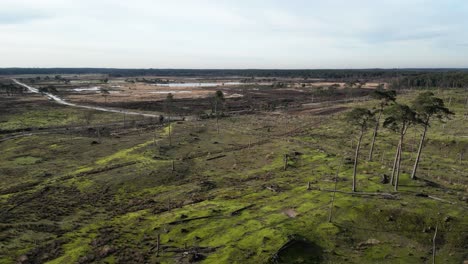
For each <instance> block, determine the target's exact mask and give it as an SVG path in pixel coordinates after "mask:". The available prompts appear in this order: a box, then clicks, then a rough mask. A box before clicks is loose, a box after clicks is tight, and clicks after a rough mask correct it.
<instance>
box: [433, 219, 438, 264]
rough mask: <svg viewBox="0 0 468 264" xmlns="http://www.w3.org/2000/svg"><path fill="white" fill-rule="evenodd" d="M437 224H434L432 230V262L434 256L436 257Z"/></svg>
mask: <svg viewBox="0 0 468 264" xmlns="http://www.w3.org/2000/svg"><path fill="white" fill-rule="evenodd" d="M438 227H439V225H438V224H437V225H436V228H435V232H434V237H433V238H432V264H435V263H436V261H435V257H436V238H437V229H438Z"/></svg>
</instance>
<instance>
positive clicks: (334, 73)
mask: <svg viewBox="0 0 468 264" xmlns="http://www.w3.org/2000/svg"><path fill="white" fill-rule="evenodd" d="M428 73H463V74H467V75H468V68H440V69H429V68H428V69H418V68H414V69H377V68H376V69H296V70H284V69H120V68H0V75H18V74H109V75H111V76H114V77H118V76H122V77H126V76H144V75H164V76H241V77H257V76H258V77H273V76H274V77H303V78H388V77H401V76H415V75H420V74H428Z"/></svg>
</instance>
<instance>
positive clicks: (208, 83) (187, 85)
mask: <svg viewBox="0 0 468 264" xmlns="http://www.w3.org/2000/svg"><path fill="white" fill-rule="evenodd" d="M242 84H244V83H241V82H224V83H223V82H216V83H214V82H203V83H158V84H153V85H154V86H160V87H216V86H227V85H242Z"/></svg>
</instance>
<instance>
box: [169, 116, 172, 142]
mask: <svg viewBox="0 0 468 264" xmlns="http://www.w3.org/2000/svg"><path fill="white" fill-rule="evenodd" d="M169 146H172V129H171V123H170V122H169Z"/></svg>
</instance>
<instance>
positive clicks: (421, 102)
mask: <svg viewBox="0 0 468 264" xmlns="http://www.w3.org/2000/svg"><path fill="white" fill-rule="evenodd" d="M412 104H413V109H414V110H415V111H416V114H417V116H418V118H419V119H420V120H421V122H420V124H421V125H422V127H423V133H422V135H421V140H420V142H419V148H418V153H417V155H416V160H415V162H414V166H413V172H412V173H411V179H413V180H414V179H416V171H417V169H418V165H419V160H420V158H421V152H422V148H423V146H424V140H425V138H426V132H427V129H428V128H429V126H430V122H431V119H437V120H443V119H445V118H448V117H449V116H450V115H453V114H454V113H453V112H451V111H450V110H449V109H448V108H447V107H445V105H444V100H442V99H440V98H437V97H435V96H434V94H433V93H432V92H423V93H420V94H419V95H418V96H417V97H416V99H415V100H414V101H413V103H412Z"/></svg>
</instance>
